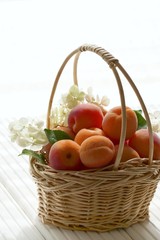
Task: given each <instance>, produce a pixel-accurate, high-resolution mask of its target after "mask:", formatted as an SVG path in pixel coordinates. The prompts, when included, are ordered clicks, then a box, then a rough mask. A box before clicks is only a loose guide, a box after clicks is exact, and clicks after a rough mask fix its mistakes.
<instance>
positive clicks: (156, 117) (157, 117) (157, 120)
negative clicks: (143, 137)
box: [149, 111, 160, 133]
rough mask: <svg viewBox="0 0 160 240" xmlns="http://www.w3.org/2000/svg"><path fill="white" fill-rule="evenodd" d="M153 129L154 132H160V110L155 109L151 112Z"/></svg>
mask: <svg viewBox="0 0 160 240" xmlns="http://www.w3.org/2000/svg"><path fill="white" fill-rule="evenodd" d="M149 116H150V120H151V124H152V129H153V131H154V132H157V133H158V132H160V111H154V112H150V113H149Z"/></svg>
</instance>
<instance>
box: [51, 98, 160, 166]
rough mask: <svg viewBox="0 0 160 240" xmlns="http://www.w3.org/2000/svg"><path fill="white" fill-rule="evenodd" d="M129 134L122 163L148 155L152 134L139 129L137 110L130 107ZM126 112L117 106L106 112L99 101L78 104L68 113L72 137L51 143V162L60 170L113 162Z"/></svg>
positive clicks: (157, 143)
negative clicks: (123, 113)
mask: <svg viewBox="0 0 160 240" xmlns="http://www.w3.org/2000/svg"><path fill="white" fill-rule="evenodd" d="M126 117H127V124H126V137H125V144H124V148H123V153H122V156H121V162H124V161H127V160H129V159H132V158H139V157H140V158H147V157H148V155H149V133H148V130H147V128H145V129H139V130H138V120H137V116H136V113H135V111H134V110H132V109H131V108H129V107H126ZM121 125H122V111H121V106H116V107H114V108H112V109H110V110H108V111H106V112H105V113H104V112H103V111H102V110H101V108H100V107H99V106H97V105H95V104H91V103H83V104H79V105H77V106H76V107H74V108H73V109H72V110H71V112H70V113H69V116H68V126H67V127H57V129H61V130H62V131H65V132H66V133H67V134H68V135H69V136H70V137H71V139H63V140H59V141H57V142H55V143H54V144H53V145H51V146H50V149H49V151H48V164H49V166H51V167H53V168H54V169H56V170H82V169H86V168H100V167H105V166H108V165H110V164H113V163H114V161H115V159H116V155H117V151H118V144H119V140H120V136H121ZM153 137H154V156H153V158H154V160H156V159H160V138H159V136H158V135H157V134H156V133H153Z"/></svg>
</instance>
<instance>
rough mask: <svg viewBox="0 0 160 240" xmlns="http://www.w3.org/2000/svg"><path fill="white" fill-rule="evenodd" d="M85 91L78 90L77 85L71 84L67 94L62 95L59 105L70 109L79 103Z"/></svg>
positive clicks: (82, 99)
mask: <svg viewBox="0 0 160 240" xmlns="http://www.w3.org/2000/svg"><path fill="white" fill-rule="evenodd" d="M84 96H85V93H84V92H82V91H80V90H79V88H78V86H77V85H73V86H71V88H70V89H69V92H68V93H67V94H64V95H62V98H61V103H60V104H61V105H62V106H65V107H66V108H69V109H72V108H73V107H75V106H76V105H78V104H79V103H81V102H83V101H84Z"/></svg>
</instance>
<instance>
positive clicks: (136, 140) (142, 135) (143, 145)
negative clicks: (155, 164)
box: [128, 129, 160, 160]
mask: <svg viewBox="0 0 160 240" xmlns="http://www.w3.org/2000/svg"><path fill="white" fill-rule="evenodd" d="M153 140H154V153H153V159H154V160H158V159H160V137H159V136H158V135H157V134H156V133H155V132H153ZM128 144H129V146H131V147H132V148H134V149H135V150H136V151H137V152H138V153H139V155H140V157H142V158H148V156H149V132H148V129H139V130H137V131H136V132H135V133H134V135H133V136H132V138H131V139H130V140H129V141H128Z"/></svg>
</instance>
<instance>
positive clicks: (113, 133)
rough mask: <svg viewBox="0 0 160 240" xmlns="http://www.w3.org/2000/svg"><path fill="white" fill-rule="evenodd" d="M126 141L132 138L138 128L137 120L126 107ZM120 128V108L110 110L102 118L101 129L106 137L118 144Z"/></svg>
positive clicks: (132, 112) (133, 113)
mask: <svg viewBox="0 0 160 240" xmlns="http://www.w3.org/2000/svg"><path fill="white" fill-rule="evenodd" d="M126 118H127V119H126V120H127V126H126V138H125V139H126V140H127V139H129V138H130V137H132V135H133V134H134V133H135V131H136V130H137V127H138V120H137V116H136V114H135V112H134V111H133V110H132V109H131V108H129V107H126ZM121 126H122V108H121V106H117V107H114V108H112V109H110V110H109V111H108V112H107V113H106V115H105V116H104V118H103V121H102V129H103V131H104V133H105V135H106V136H107V137H109V138H110V139H112V140H113V141H114V142H119V139H120V136H121Z"/></svg>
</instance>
